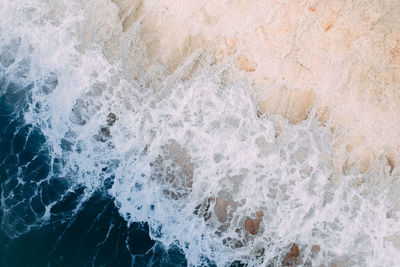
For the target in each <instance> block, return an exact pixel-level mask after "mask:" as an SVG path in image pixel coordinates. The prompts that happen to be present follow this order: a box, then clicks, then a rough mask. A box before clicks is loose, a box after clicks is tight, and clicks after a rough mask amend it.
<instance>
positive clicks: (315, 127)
mask: <svg viewBox="0 0 400 267" xmlns="http://www.w3.org/2000/svg"><path fill="white" fill-rule="evenodd" d="M161 2H162V1H161ZM161 2H159V1H148V2H144V4H143V3H142V4H135V3H132V2H131V1H108V0H102V1H89V2H87V1H82V2H81V1H78V0H77V1H66V2H63V1H55V2H53V1H23V0H19V1H5V2H4V5H2V6H0V131H1V139H0V149H1V150H0V162H1V168H0V171H1V181H0V182H1V184H0V190H1V191H0V193H1V211H2V212H1V213H0V219H1V233H0V234H1V235H0V251H1V254H0V256H1V257H0V258H1V261H0V264H1V265H5V266H24V265H27V264H30V265H35V266H44V265H50V266H70V265H83V266H86V265H92V266H104V265H105V266H113V265H115V264H117V265H121V266H130V265H134V266H143V265H156V266H159V265H161V266H186V265H189V266H213V265H216V266H230V265H232V264H233V265H235V264H237V265H238V264H240V263H242V264H248V265H249V266H259V265H261V266H282V265H286V266H287V265H289V266H290V265H312V266H330V265H334V264H336V265H338V266H395V265H396V264H397V262H396V259H397V258H398V257H399V254H400V250H399V247H400V245H399V244H400V242H399V240H400V239H399V238H400V229H399V227H400V224H399V223H398V222H399V209H398V205H397V203H398V199H399V185H400V184H399V179H398V177H399V176H398V169H397V165H396V162H395V160H396V156H393V153H395V152H393V151H395V150H396V148H394V150H393V151H392V150H387V153H388V154H387V155H386V154H382V153H383V152H382V153H381V154H379V153H380V152H379V151H378V150H376V151H375V152H374V153H375V154H374V153H372V152H371V153H372V154H373V155H374V156H373V157H372V156H371V157H370V158H369V157H367V156H365V155H369V154H368V153H367V152H365V151H367V150H365V149H367V148H365V146H364V145H365V143H368V142H370V141H371V140H372V139H370V138H373V137H372V136H373V135H374V134H371V135H369V137H368V136H367V135H366V137H365V139H362V138H361V139H360V138H358V136H354V135H353V133H354V129H353V128H351V130H349V129H350V128H349V129H347V128H345V126H343V125H346V122H344V121H343V120H342V121H341V120H340V119H339V118H340V116H341V115H340V114H341V113H340V112H339V113H337V114H339V115H338V117H334V116H333V115H332V112H334V111H335V109H331V110H330V112H331V116H333V117H332V118H331V119H330V120H328V121H325V122H323V123H322V122H321V119H320V118H321V114H320V113H319V112H320V111H319V109H318V108H319V106H318V105H316V106H312V103H314V102H315V101H316V100H315V99H318V100H320V96H319V95H318V94H317V93H315V94H314V93H310V91H309V88H303V87H301V86H299V87H300V88H298V89H293V90H294V91H293V90H292V89H290V90H289V91H287V89H282V90H281V91H273V90H272V89H271V90H272V91H268V90H267V91H266V93H267V94H266V98H265V99H264V98H260V97H261V96H260V88H261V87H260V84H258V80H257V79H258V78H257V75H258V73H259V71H258V69H257V70H256V69H253V68H255V66H253V65H251V62H250V61H249V59H247V58H244V57H242V56H240V55H238V54H235V53H236V52H234V51H233V50H232V51H229V49H228V52H227V54H224V56H223V57H222V58H218V53H219V52H218V51H217V52H215V49H214V47H218V45H219V44H218V42H217V41H216V43H212V42H211V41H210V36H214V35H215V34H217V35H218V33H222V32H224V30H226V29H225V28H218V27H219V26H218V27H217V26H215V25H219V24H218V23H222V25H225V24H224V23H228V22H229V21H233V20H234V19H233V17H229V15H227V14H225V13H223V14H222V15H221V14H220V13H219V11H218V12H215V14H214V17H215V18H216V17H218V16H220V19H219V20H216V21H219V22H218V23H217V22H215V23H216V24H213V23H212V21H211V22H210V23H211V25H214V26H215V28H212V27H211V26H210V27H211V28H210V27H208V26H207V27H205V28H204V32H203V35H204V36H206V35H207V36H206V37H207V38H206V37H204V36H202V37H201V38H200V39H196V38H195V37H194V35H193V36H192V35H191V34H193V33H198V34H200V32H201V28H198V27H199V25H201V24H199V23H198V22H196V20H194V19H193V20H189V21H191V22H193V25H191V27H189V28H187V25H186V24H184V23H182V21H181V20H184V21H186V22H187V21H188V20H185V16H186V15H187V14H192V13H191V12H192V11H193V10H197V9H196V8H203V6H202V5H203V4H204V3H202V2H201V3H200V4H198V6H197V4H193V5H190V4H189V3H187V2H185V1H183V2H182V6H175V5H173V4H170V6H169V8H168V7H166V6H163V5H161V4H160V3H161ZM239 2H240V1H239ZM245 3H247V4H248V6H247V7H248V8H250V10H253V9H254V8H255V7H254V6H252V2H251V1H248V2H246V1H243V3H237V4H238V6H236V4H235V5H233V6H234V7H235V8H236V7H237V8H238V10H239V11H235V12H239V13H233V14H232V16H233V15H234V14H236V15H238V14H239V15H240V13H241V12H242V11H243V10H247V9H246V5H244V4H245ZM257 3H258V2H257ZM388 3H389V2H388ZM390 3H391V2H390ZM242 4H243V5H244V6H242ZM229 5H230V4H229V3H227V6H229ZM161 6H162V8H161ZM256 6H257V5H256ZM262 7H263V8H265V7H264V6H262ZM160 8H161V9H160ZM180 8H182V10H180ZM204 8H205V10H206V11H207V12H208V13H210V12H211V11H212V8H211V7H207V6H204ZM260 8H261V7H260ZM160 10H161V11H160ZM179 10H180V12H181V13H179V12H178V11H179ZM260 10H261V9H260ZM253 11H254V12H255V9H254V10H253ZM169 12H170V13H169ZM174 12H175V13H174ZM176 12H178V13H176ZM207 12H206V13H207ZM211 13H212V12H211ZM171 14H175V15H176V14H181V15H179V16H176V17H173V18H171V17H170V15H171ZM193 14H194V13H193ZM257 14H258V13H257ZM239 15H238V16H239ZM242 15H243V14H242ZM242 15H240V16H242ZM163 16H166V17H167V18H168V20H167V21H165V23H163V20H162V18H163ZM210 16H211V15H210ZM240 16H239V17H240ZM243 16H244V15H243ZM189 17H190V16H189ZM211 17H212V16H211ZM250 17H251V16H250ZM221 21H222V22H221ZM195 22H196V23H195ZM248 23H250V24H249V25H250V26H251V25H253V24H251V23H253V20H252V19H250V20H249V22H248ZM166 26H168V27H170V28H169V29H168V30H165V29H166ZM214 26H213V27H214ZM240 29H241V30H244V29H245V27H244V28H240V27H239V28H238V31H239V30H240ZM218 30H219V31H220V32H218ZM329 30H330V28H329ZM210 32H211V33H212V34H211V33H210ZM239 32H240V31H239ZM185 34H186V35H187V36H191V37H190V38H189V37H188V38H186V37H185V38H186V39H185V38H183V39H182V36H186V35H185ZM208 34H210V35H208ZM232 34H233V33H232ZM200 35H201V34H200ZM174 37H175V39H173V38H174ZM211 39H212V38H211ZM245 39H246V38H245ZM172 40H174V41H172ZM205 40H206V41H205ZM207 40H208V41H207ZM232 42H233V43H235V42H238V41H232V40H231V41H226V44H227V46H228V48H229V47H230V46H234V45H233V43H232ZM205 44H206V45H205ZM241 45H244V44H241ZM239 46H240V45H239ZM237 49H239V48H237ZM240 49H243V47H242V48H240ZM217 50H218V49H217ZM225 52H226V51H225ZM225 52H224V53H225ZM278 52H279V51H276V53H277V55H278ZM237 56H238V57H237ZM264 56H265V55H264ZM271 64H272V63H271ZM253 74H254V75H255V76H254V75H253ZM271 75H272V74H271ZM264 86H267V85H264ZM266 88H269V87H268V86H267V87H266ZM271 88H272V87H271ZM270 92H272V94H270ZM345 96H346V95H345ZM287 97H289V100H287V99H286V98H287ZM389 98H390V94H389ZM385 99H386V98H385ZM386 100H387V99H386ZM386 100H385V101H386ZM335 101H336V100H335ZM330 104H332V103H330ZM333 104H334V103H333ZM333 104H332V105H333ZM285 105H286V108H285V112H283V111H282V110H283V108H282V107H283V106H285ZM309 105H311V106H310V107H308V106H309ZM261 111H263V112H261ZM392 111H393V112H395V110H391V111H390V112H392ZM356 112H359V111H356ZM368 112H371V110H369V111H368ZM333 114H334V115H335V113H333ZM368 114H369V113H368ZM377 114H378V113H377ZM385 114H386V115H387V114H388V113H385ZM386 115H385V116H382V117H379V116H378V117H377V118H378V119H379V118H380V120H383V121H384V120H385V118H386ZM355 116H356V115H355ZM371 118H372V117H371ZM373 118H375V117H373ZM378 119H377V121H376V123H375V121H373V122H374V123H375V124H373V125H375V126H376V125H378V124H379V123H380V122H379V121H378ZM338 121H339V122H340V123H339V122H338ZM350 122H351V121H350ZM333 125H335V126H334V127H333ZM341 125H342V126H341ZM340 127H343V128H340ZM338 129H339V130H340V131H339V130H338ZM346 129H347V130H346ZM392 130H393V133H388V135H387V136H393V135H394V134H395V132H396V129H395V128H393V129H392ZM338 131H339V132H338ZM346 134H347V135H346ZM349 140H353V141H354V142H353V143H351V145H352V146H350V147H349V146H344V144H347V145H349V143H348V142H349ZM360 140H361V141H360ZM365 140H367V141H365ZM387 140H389V141H390V140H392V139H390V138H388V139H387ZM340 142H342V143H343V146H344V148H343V147H342V146H341V145H340ZM360 142H361V143H360ZM363 142H364V143H363ZM379 142H380V141H379ZM379 142H378V141H377V143H379ZM390 142H391V141H390ZM390 142H389V143H385V145H393V144H392V143H390ZM338 143H339V145H338ZM381 144H382V142H380V143H379V145H376V146H375V145H374V144H372V145H371V146H369V147H368V149H375V148H377V147H378V148H382V147H384V146H385V145H381ZM343 149H344V150H343ZM360 151H361V152H360ZM368 151H370V150H368ZM353 152H354V153H353ZM378 152H379V153H378ZM360 153H361V154H360ZM385 153H386V150H385ZM390 153H392V154H390ZM389 154H390V157H389V156H388V155H389ZM360 155H361V156H360ZM339 156H343V158H342V159H340V160H338V157H339ZM365 158H368V159H369V161H368V164H365V162H366V161H365ZM387 159H388V160H389V159H390V162H389V164H388V162H387ZM365 166H367V167H365ZM21 254H24V257H21V256H20V255H21Z"/></svg>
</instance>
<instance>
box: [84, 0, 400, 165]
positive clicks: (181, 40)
mask: <svg viewBox="0 0 400 267" xmlns="http://www.w3.org/2000/svg"><path fill="white" fill-rule="evenodd" d="M93 3H95V2H93V1H89V2H88V4H89V5H91V4H93ZM113 3H114V6H110V8H107V9H106V8H102V7H99V8H98V9H97V10H98V11H99V14H98V15H97V18H98V20H97V19H92V22H91V23H89V25H87V27H88V30H87V33H96V35H95V36H85V39H86V40H89V39H90V40H93V39H103V40H106V41H105V43H106V47H107V53H108V55H109V57H110V58H114V59H121V58H124V60H125V62H130V63H127V64H128V65H129V64H131V69H130V70H131V73H132V74H133V75H134V76H140V75H143V74H144V73H147V75H148V73H149V72H153V73H157V72H160V73H168V74H171V73H173V74H175V75H176V77H179V78H181V79H185V77H188V76H190V74H191V72H192V71H193V70H194V69H196V66H198V65H199V64H200V65H201V64H202V61H201V60H200V59H199V56H198V55H200V54H201V53H203V52H204V51H206V52H209V53H211V54H213V58H214V60H213V62H211V64H214V63H217V62H222V63H223V62H229V61H232V62H233V63H234V65H235V66H236V71H235V72H234V73H233V77H234V79H237V80H240V79H244V78H246V77H250V78H251V81H252V87H253V88H254V91H255V94H256V96H257V99H258V101H259V112H260V113H267V114H280V115H283V116H284V117H286V118H287V119H288V120H289V121H290V122H291V123H299V122H301V121H303V120H305V119H306V118H307V117H308V116H310V115H312V116H316V117H317V118H318V119H319V121H320V123H321V124H322V125H325V124H326V125H329V126H330V127H331V130H332V133H333V143H332V146H333V150H334V158H333V162H334V165H335V167H336V169H337V171H338V172H342V171H347V170H349V168H350V167H352V166H359V171H361V172H367V171H371V170H373V169H374V168H373V166H378V165H377V164H378V162H380V163H382V162H385V163H386V164H387V167H386V168H387V169H386V171H390V172H391V171H393V168H394V167H395V166H397V158H398V154H399V152H400V141H399V138H398V136H399V134H400V90H399V85H400V2H399V1H397V0H372V1H370V0H368V1H363V0H354V1H348V0H336V1H306V0H304V1H302V0H294V1H272V0H271V1H268V0H262V1H255V0H253V1H252V0H242V1H240V0H236V1H235V0H232V1H227V0H225V1H224V0H207V1H201V0H199V1H192V0H181V1H166V0H146V1H138V0H114V1H113ZM93 10H94V9H93ZM105 12H106V13H105ZM92 17H93V16H92ZM95 17H96V16H95ZM100 21H101V23H100ZM138 23H140V24H138ZM138 25H140V27H138ZM96 27H97V28H98V29H97V30H93V29H94V28H96ZM135 31H138V32H139V36H140V40H136V39H135V40H134V41H133V42H132V40H129V37H130V36H136V35H134V34H133V32H135ZM130 32H131V33H132V34H130ZM110 36H111V37H110ZM82 46H85V42H84V43H83V44H82ZM124 47H125V48H126V49H121V48H124ZM136 49H144V50H145V51H146V53H145V56H143V57H138V55H139V53H135V50H136ZM121 51H125V52H123V53H122V52H121ZM126 51H128V52H126ZM129 53H131V54H129ZM204 64H209V62H208V63H204ZM138 66H141V67H138ZM160 66H162V67H160ZM154 83H155V84H154V85H153V86H155V87H157V81H155V82H154ZM379 166H382V165H379ZM394 170H395V171H397V169H396V168H394Z"/></svg>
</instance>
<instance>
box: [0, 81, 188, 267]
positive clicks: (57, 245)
mask: <svg viewBox="0 0 400 267" xmlns="http://www.w3.org/2000/svg"><path fill="white" fill-rule="evenodd" d="M31 88H32V85H28V86H24V87H21V86H20V85H18V84H17V83H13V81H10V80H8V77H5V75H3V76H1V77H0V91H1V92H4V94H2V96H1V97H0V196H1V206H0V209H1V210H2V212H0V221H2V222H3V223H2V224H1V227H0V266H4V267H19V266H21V267H23V266H32V267H33V266H186V260H185V257H184V255H183V254H182V253H181V252H180V250H179V249H178V248H176V249H174V248H172V249H169V250H166V249H165V248H164V247H163V246H162V245H161V244H159V243H158V242H155V241H153V240H151V239H150V237H149V229H148V225H147V224H141V223H133V224H131V225H129V226H128V225H127V222H126V221H125V220H124V219H123V218H122V217H121V216H120V214H119V213H118V211H117V208H116V207H115V204H114V201H113V199H112V198H111V197H110V196H109V194H107V193H106V192H105V190H106V189H107V187H108V186H110V184H108V185H107V184H106V185H105V188H102V189H99V190H98V191H96V192H95V193H93V194H92V196H91V197H90V198H89V199H87V200H85V201H83V202H82V201H81V198H82V194H83V191H84V188H82V187H79V186H77V187H76V188H70V187H69V186H68V185H67V182H66V179H64V177H58V176H57V173H58V172H57V170H58V169H59V168H62V160H63V159H53V160H52V159H51V158H50V156H49V152H48V149H49V148H48V146H47V144H46V138H45V137H44V136H43V134H42V133H41V130H40V129H39V128H37V127H34V126H32V125H29V124H26V123H25V121H24V118H23V114H24V112H25V111H26V109H27V107H28V103H29V101H30V100H31V98H30V94H31ZM50 169H52V170H53V172H52V173H54V174H53V175H49V173H50V172H49V171H50ZM110 182H112V181H110ZM52 202H55V203H56V204H55V205H53V206H51V208H50V209H49V210H46V207H47V206H48V205H49V204H50V203H52ZM78 205H80V206H79V207H78ZM45 212H48V214H49V220H48V221H46V222H44V223H42V224H41V225H37V220H36V219H37V218H38V217H42V216H43V214H44V213H45ZM5 217H7V218H5ZM30 227H31V229H30V230H29V228H30ZM21 232H23V234H19V233H21ZM13 235H14V236H13Z"/></svg>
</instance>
